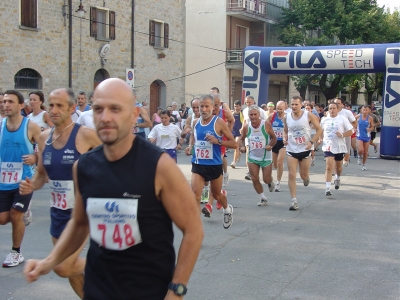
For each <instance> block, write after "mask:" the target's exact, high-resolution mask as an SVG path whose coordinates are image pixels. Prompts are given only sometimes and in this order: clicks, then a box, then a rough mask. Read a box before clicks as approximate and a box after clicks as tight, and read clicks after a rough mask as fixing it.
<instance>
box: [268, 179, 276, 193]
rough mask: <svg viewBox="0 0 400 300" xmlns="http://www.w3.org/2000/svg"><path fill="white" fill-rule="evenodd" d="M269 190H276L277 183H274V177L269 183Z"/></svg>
mask: <svg viewBox="0 0 400 300" xmlns="http://www.w3.org/2000/svg"><path fill="white" fill-rule="evenodd" d="M268 190H269V191H270V192H273V191H274V190H275V183H274V180H273V179H272V181H271V183H268Z"/></svg>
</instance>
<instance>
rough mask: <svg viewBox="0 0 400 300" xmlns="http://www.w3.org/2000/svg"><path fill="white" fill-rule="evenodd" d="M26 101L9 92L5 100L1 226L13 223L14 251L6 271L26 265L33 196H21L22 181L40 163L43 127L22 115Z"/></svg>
mask: <svg viewBox="0 0 400 300" xmlns="http://www.w3.org/2000/svg"><path fill="white" fill-rule="evenodd" d="M23 105H24V97H23V96H22V94H21V93H20V92H18V91H15V90H8V91H6V92H5V94H4V97H3V106H4V111H5V115H6V118H5V119H4V120H3V121H2V122H1V128H0V162H1V165H0V168H1V170H0V174H1V176H0V224H1V225H5V224H7V223H9V222H11V225H12V250H11V252H10V253H9V254H8V255H7V257H6V260H5V261H4V262H3V267H4V268H7V267H15V266H17V265H19V264H20V263H22V262H23V261H24V257H23V256H22V254H21V244H22V239H23V237H24V233H25V224H24V221H23V217H24V214H25V212H26V211H27V210H28V208H29V203H30V201H31V198H32V193H29V194H26V195H24V196H22V195H20V193H19V186H20V182H21V180H24V179H25V178H29V177H32V167H31V166H32V165H34V164H35V163H36V161H37V157H36V155H35V154H34V151H33V144H34V143H36V142H37V141H38V140H39V135H40V132H41V130H40V127H39V126H38V125H36V124H35V123H34V122H30V120H29V119H28V118H25V117H23V116H22V115H21V113H20V111H21V109H22V108H23Z"/></svg>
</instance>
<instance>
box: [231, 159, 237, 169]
mask: <svg viewBox="0 0 400 300" xmlns="http://www.w3.org/2000/svg"><path fill="white" fill-rule="evenodd" d="M231 168H233V169H235V168H236V163H235V162H234V161H233V162H232V163H231Z"/></svg>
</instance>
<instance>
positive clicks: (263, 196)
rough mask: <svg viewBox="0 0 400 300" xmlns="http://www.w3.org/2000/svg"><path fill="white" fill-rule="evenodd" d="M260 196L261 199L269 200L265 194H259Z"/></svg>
mask: <svg viewBox="0 0 400 300" xmlns="http://www.w3.org/2000/svg"><path fill="white" fill-rule="evenodd" d="M258 196H260V199H267V197H265V195H264V192H262V193H261V194H258Z"/></svg>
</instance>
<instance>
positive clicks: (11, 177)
mask: <svg viewBox="0 0 400 300" xmlns="http://www.w3.org/2000/svg"><path fill="white" fill-rule="evenodd" d="M22 171H23V169H22V162H2V163H1V176H0V183H4V184H15V183H18V182H20V181H21V179H22Z"/></svg>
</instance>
